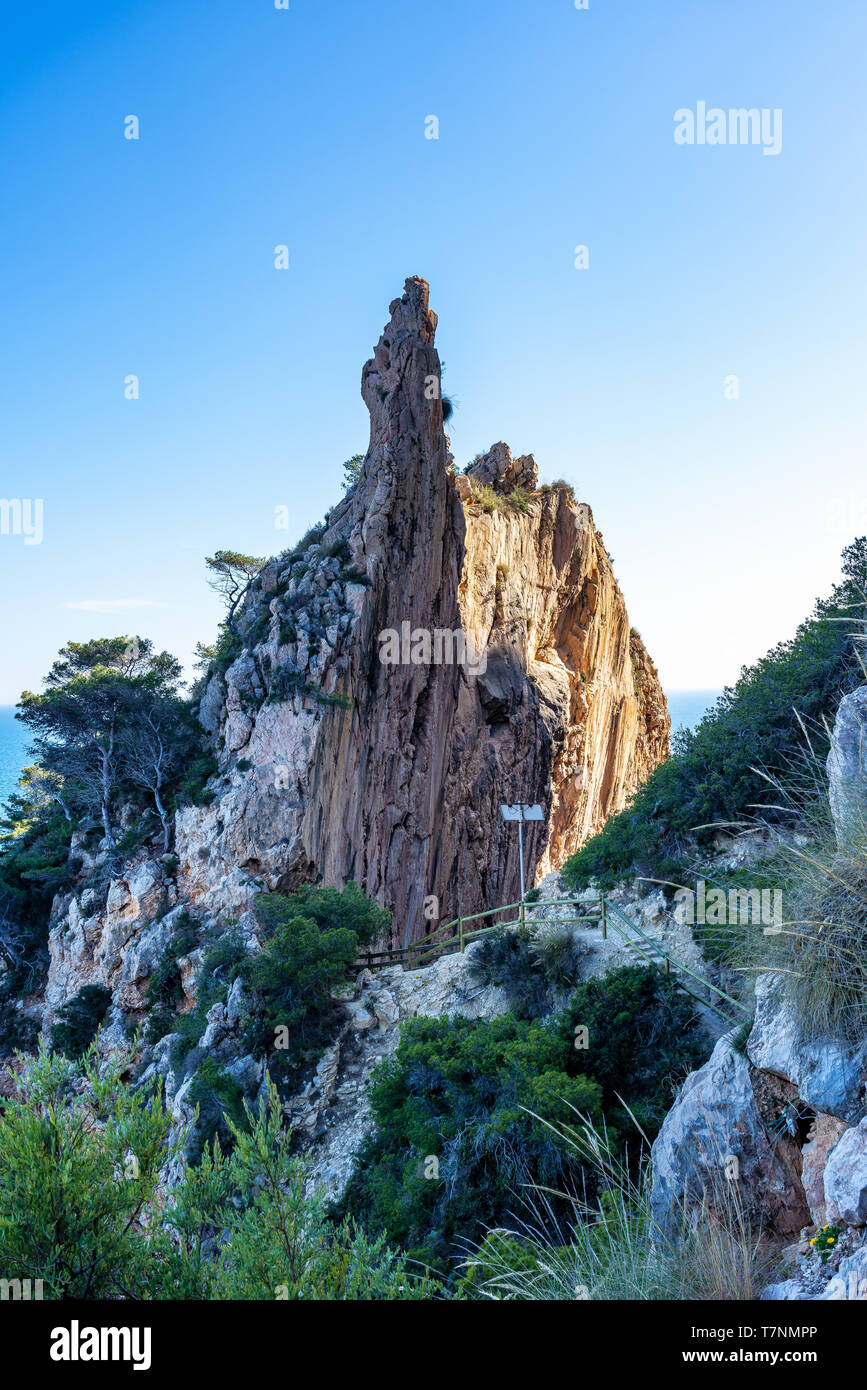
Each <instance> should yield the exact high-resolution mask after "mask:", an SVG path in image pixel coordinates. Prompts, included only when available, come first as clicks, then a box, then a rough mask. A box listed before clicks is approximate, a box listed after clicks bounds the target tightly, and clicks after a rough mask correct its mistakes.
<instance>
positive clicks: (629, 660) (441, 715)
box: [178, 279, 670, 943]
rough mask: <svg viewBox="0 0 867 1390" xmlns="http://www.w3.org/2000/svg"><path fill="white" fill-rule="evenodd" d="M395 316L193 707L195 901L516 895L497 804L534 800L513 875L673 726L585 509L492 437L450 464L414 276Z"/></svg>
mask: <svg viewBox="0 0 867 1390" xmlns="http://www.w3.org/2000/svg"><path fill="white" fill-rule="evenodd" d="M390 315H391V317H390V320H389V323H388V325H387V327H386V328H385V330H384V332H383V335H382V337H381V338H380V340H379V343H378V344H377V347H376V349H375V352H374V356H373V358H372V359H371V360H370V361H369V362H367V363H366V364H365V367H364V371H363V373H362V395H363V397H364V400H365V401H366V403H367V405H368V408H369V410H370V419H371V434H370V447H369V449H368V452H367V455H366V458H365V462H364V467H363V470H362V473H361V476H360V478H359V481H358V483H357V484H356V486H355V487H354V488H353V489H352V491H351V492H350V493H349V494H348V495H347V497H346V498H345V499H344V500H343V501H342V502H341V503H340V505H339V506H338V507H336V508H335V509H334V510H333V511H332V512H331V513H330V515H329V517H328V519H327V529H326V530H325V531H324V533H322V534H319V535H315V536H314V537H313V539H312V540H311V541H310V542H309V543H308V544H307V546H306V548H303V549H301V548H299V550H298V551H296V552H291V553H290V554H289V555H288V556H282V557H280V558H278V559H277V560H274V561H273V562H271V564H269V565H268V566H267V567H266V569H265V571H264V572H263V574H262V575H261V577H260V579H259V581H257V584H256V586H255V589H254V591H253V592H252V593H251V595H250V599H249V602H248V604H247V607H246V610H245V613H244V616H243V620H242V621H243V622H244V624H245V625H246V626H245V633H246V644H245V651H244V653H243V654H242V656H240V657H239V658H238V660H237V661H236V662H235V663H234V664H233V665H232V666H231V667H230V668H229V670H228V671H227V672H226V674H225V678H223V677H222V676H221V677H215V678H214V680H213V681H212V685H211V687H210V688H209V689H208V691H207V692H206V694H205V697H204V699H203V702H202V703H203V717H204V718H206V719H207V720H208V721H209V722H210V726H211V727H212V728H213V730H214V732H215V734H216V733H221V734H222V736H223V737H224V740H225V745H224V761H225V780H224V781H223V783H222V784H221V785H220V786H219V788H218V795H217V797H216V799H215V801H214V803H213V804H212V805H211V806H210V807H207V808H204V809H198V810H188V811H186V812H184V813H183V814H182V815H181V816H180V818H179V824H178V852H179V855H180V858H181V878H180V884H181V887H182V890H183V891H184V892H185V893H187V894H188V895H189V896H190V898H191V899H192V900H193V901H199V900H201V902H202V906H203V907H204V908H205V909H212V910H215V911H219V912H226V911H229V910H236V909H243V907H244V906H245V905H246V904H247V903H248V902H249V897H250V893H251V892H252V891H255V890H256V888H258V887H260V886H263V885H264V886H268V887H270V888H283V889H285V888H290V887H292V886H293V885H294V884H296V883H297V882H299V881H301V880H302V879H306V878H318V879H322V880H323V881H325V882H328V883H337V884H340V883H343V882H344V881H345V880H346V879H348V878H354V879H355V880H356V881H357V882H358V883H360V884H361V886H362V887H363V888H364V890H365V891H366V892H367V893H369V894H371V895H373V896H375V897H377V898H378V899H379V900H380V902H382V903H383V904H384V905H386V906H387V907H389V908H390V909H391V911H392V913H393V916H394V922H395V939H396V941H398V942H401V943H404V942H407V941H409V940H413V939H416V938H417V937H419V936H420V935H422V934H423V933H424V930H425V925H426V921H427V923H428V924H429V922H430V920H431V919H430V917H428V918H427V919H426V918H425V915H424V910H423V909H424V904H425V901H426V900H430V899H431V898H435V899H436V900H437V905H438V911H439V917H440V920H448V919H449V918H451V917H453V916H454V915H456V914H457V913H458V912H459V911H461V912H464V913H469V912H477V911H479V910H481V909H483V908H485V907H492V906H498V905H501V904H503V903H508V902H513V901H515V900H516V899H517V898H518V896H519V865H518V840H517V834H516V831H515V827H514V825H511V826H507V825H505V824H504V823H503V821H502V819H501V816H500V809H499V808H500V805H501V803H503V802H515V801H526V802H540V803H541V804H542V805H543V807H544V811H545V816H546V819H545V820H544V821H543V822H541V823H540V824H538V825H536V826H535V827H532V828H529V833H528V834H527V836H526V837H525V861H526V866H527V870H528V880H527V881H528V882H532V881H533V879H534V878H535V877H537V876H541V875H542V874H544V873H546V872H548V871H549V869H550V868H551V867H556V866H559V864H560V863H562V861H563V859H564V858H565V857H566V856H567V855H568V854H570V853H571V852H573V851H574V850H575V849H576V848H578V846H580V844H581V843H582V842H583V841H584V840H585V839H586V838H587V837H588V836H589V835H590V834H592V833H594V832H595V831H596V830H598V829H599V828H600V827H601V826H602V824H603V823H604V821H605V820H606V818H607V817H608V816H609V815H610V814H611V813H612V812H614V811H616V810H618V809H619V808H620V807H622V806H623V805H624V803H625V801H626V799H627V797H628V796H629V794H630V793H631V792H632V791H633V789H634V788H635V787H636V786H637V785H638V783H639V782H640V781H642V780H643V779H644V778H645V777H646V776H647V775H648V773H649V772H650V771H651V770H652V769H653V768H654V767H655V766H656V765H657V763H658V762H659V761H660V760H661V759H662V758H663V757H664V756H665V755H666V754H667V751H668V736H669V728H670V721H669V717H668V712H667V708H666V703H665V698H664V696H663V694H662V691H661V688H660V685H659V681H658V678H657V674H656V670H655V667H654V666H653V663H652V662H651V660H650V658H649V657H648V655H647V653H646V651H645V650H644V647H643V645H642V643H641V639H640V638H639V636H638V634H637V633H635V632H634V631H632V630H631V629H630V624H629V618H628V615H627V611H626V606H625V603H624V600H623V596H622V594H621V593H620V590H619V588H618V586H617V583H616V580H615V578H614V575H613V572H612V568H611V562H610V560H609V558H608V555H607V552H606V550H605V546H604V544H603V541H602V537H601V535H600V534H599V532H597V531H596V529H595V527H594V524H593V517H592V513H591V511H590V508H589V507H588V506H586V505H579V504H577V503H576V502H575V501H574V499H573V497H572V493H571V489H570V488H568V487H567V486H566V485H558V486H555V487H551V488H541V489H540V488H539V487H538V483H537V466H536V462H535V459H534V458H533V457H532V455H526V456H524V457H522V458H520V459H513V458H512V455H511V453H510V451H509V449H508V447H507V446H506V445H505V444H502V443H500V444H496V445H494V447H493V448H492V449H491V450H490V451H489V453H488V454H487V455H485V456H484V457H483V458H481V459H478V460H476V461H475V463H474V465H473V466H472V468H471V470H469V472H468V474H467V475H460V476H458V477H455V474H454V471H453V468H452V458H451V454H450V452H449V444H448V438H447V436H446V434H445V432H444V428H443V412H442V402H441V400H440V393H439V382H440V364H439V358H438V355H437V351H436V348H435V346H434V335H435V330H436V323H437V319H436V315H435V314H434V313H433V312H432V311H431V310H430V308H429V304H428V287H427V284H426V283H425V282H424V281H423V280H419V279H410V280H408V281H407V282H406V288H405V291H404V294H403V295H402V296H401V298H400V299H396V300H395V301H394V302H393V303H392V305H391V306H390ZM385 632H392V633H393V634H394V635H395V642H396V643H397V646H396V647H395V648H394V650H393V651H392V652H391V655H392V657H394V656H395V655H396V656H397V659H396V660H391V661H389V662H384V661H383V660H381V657H382V656H384V655H385V656H387V655H389V649H388V647H387V645H386V643H385V642H384V640H383V639H381V636H380V635H381V634H382V633H385ZM437 634H440V635H439V637H438V636H437ZM443 634H445V636H443ZM461 643H463V644H464V650H465V656H466V659H465V660H463V661H461V660H460V653H461V645H460V644H461ZM335 701H341V702H343V703H339V702H335ZM344 704H347V705H348V706H349V707H348V708H344V707H343V705H344ZM239 762H240V763H241V764H242V766H243V767H244V768H246V764H247V763H251V764H252V768H250V769H248V770H245V771H243V772H242V771H239V769H238V763H239ZM430 910H432V909H430V908H429V911H430Z"/></svg>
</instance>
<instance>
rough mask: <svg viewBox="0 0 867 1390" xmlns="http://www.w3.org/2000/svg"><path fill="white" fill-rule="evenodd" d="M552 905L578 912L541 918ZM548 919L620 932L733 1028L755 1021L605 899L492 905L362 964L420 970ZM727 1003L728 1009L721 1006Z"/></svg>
mask: <svg viewBox="0 0 867 1390" xmlns="http://www.w3.org/2000/svg"><path fill="white" fill-rule="evenodd" d="M552 907H555V908H564V907H574V908H575V909H576V911H575V913H574V914H573V915H572V916H567V917H563V916H557V917H554V918H550V917H548V916H542V915H541V910H542V909H548V908H552ZM534 909H536V912H534ZM504 913H506V914H509V913H511V914H513V915H512V916H511V917H509V916H507V917H506V920H505V921H492V920H490V919H492V918H495V917H501V916H502V914H504ZM547 921H555V922H557V923H558V924H561V925H563V926H577V925H579V924H580V923H587V922H598V923H599V925H600V926H601V929H602V938H603V940H606V939H607V937H608V933H609V931H614V932H615V933H616V934H617V935H618V936H619V937H620V938H621V939H622V940H623V941H624V942H625V943H626V945H627V946H628V947H629V948H630V950H632V951H634V952H635V953H636V954H637V955H639V956H640V957H641V958H642V959H643V960H645V961H646V962H647V964H649V965H652V966H655V967H656V968H657V969H658V970H661V971H662V972H663V973H664V974H665V975H672V974H673V975H675V976H676V977H677V983H678V988H679V989H681V990H682V991H683V992H684V993H685V994H689V995H691V996H692V998H694V999H696V1000H697V1001H698V1002H699V1003H700V1004H702V1005H703V1006H704V1007H705V1008H709V1009H711V1010H712V1011H713V1012H714V1013H715V1014H717V1016H718V1017H719V1018H721V1019H722V1020H723V1021H724V1022H725V1023H727V1024H729V1025H732V1026H733V1025H734V1024H735V1023H737V1022H738V1021H739V1018H748V1017H749V1010H748V1009H747V1008H746V1007H745V1006H744V1005H743V1004H742V1003H740V1001H739V1000H737V999H735V998H733V996H732V995H730V994H727V993H726V991H725V990H724V989H720V987H719V986H718V985H715V984H713V983H712V982H711V981H710V980H706V979H705V978H704V977H703V976H701V975H699V974H697V972H696V971H694V970H692V969H690V967H689V966H688V965H685V964H684V963H683V962H682V961H680V960H677V959H676V958H675V957H674V956H672V955H670V953H669V952H668V951H666V950H665V949H664V947H663V946H662V945H661V943H660V942H659V941H657V940H656V939H655V938H654V937H651V936H648V935H647V933H646V932H644V931H642V930H641V928H640V927H639V926H638V925H637V924H636V923H635V922H633V921H632V920H631V919H630V918H629V917H627V916H626V914H625V913H624V912H622V911H621V910H620V908H619V907H617V906H616V905H615V904H614V903H612V902H609V901H608V899H607V898H602V897H600V898H590V899H587V898H546V899H539V900H538V902H529V903H528V902H526V901H524V902H518V903H508V904H507V905H506V906H505V907H491V908H488V909H487V910H486V911H484V912H474V913H471V914H470V915H469V916H466V917H464V916H459V917H455V918H453V920H452V921H451V922H445V923H443V925H442V926H441V927H437V928H436V930H435V931H432V932H430V933H429V934H428V935H427V936H425V937H424V938H423V939H422V940H421V941H414V942H412V943H411V944H410V945H409V946H400V947H395V948H394V949H392V950H385V951H365V952H363V953H362V955H361V957H360V959H359V962H358V964H359V965H360V966H365V965H366V966H368V967H370V968H373V969H375V968H377V967H380V968H381V967H383V966H386V965H396V964H400V965H404V966H405V967H406V969H407V970H419V969H421V968H422V967H423V966H425V965H430V964H431V963H432V962H433V961H434V960H438V959H440V958H441V957H442V956H443V955H447V954H448V953H450V952H452V951H458V952H463V951H465V950H466V948H467V946H468V945H470V944H471V943H472V942H473V941H478V940H479V939H480V938H481V937H483V936H489V935H490V934H491V933H492V932H494V931H498V930H500V929H502V928H508V927H511V928H517V927H524V926H533V925H537V926H541V924H542V923H543V922H547ZM478 922H484V923H485V925H484V926H481V927H479V926H474V925H471V924H473V923H478ZM693 984H695V985H698V986H700V987H701V989H702V991H703V994H699V993H698V992H697V991H696V989H695V988H692V987H691V986H692V985H693ZM721 1001H722V1002H723V1003H724V1004H725V1005H726V1006H727V1008H723V1007H721ZM729 1009H733V1010H734V1011H735V1016H734V1017H732V1016H731V1014H730V1013H729V1011H728V1010H729Z"/></svg>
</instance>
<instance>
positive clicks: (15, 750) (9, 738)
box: [0, 705, 31, 807]
mask: <svg viewBox="0 0 867 1390" xmlns="http://www.w3.org/2000/svg"><path fill="white" fill-rule="evenodd" d="M30 738H31V735H30V732H29V730H27V729H26V728H25V727H24V725H23V724H21V723H19V721H18V720H17V719H16V718H15V710H14V708H13V707H12V706H11V705H0V807H2V806H3V805H4V804H5V802H6V800H7V798H8V797H9V796H10V794H11V793H12V792H14V791H15V788H16V787H17V785H18V778H19V777H20V776H21V769H22V768H23V767H26V766H27V764H28V763H29V762H30V758H29V757H28V756H27V750H28V747H29V744H30Z"/></svg>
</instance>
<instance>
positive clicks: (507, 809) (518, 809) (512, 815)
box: [500, 803, 545, 821]
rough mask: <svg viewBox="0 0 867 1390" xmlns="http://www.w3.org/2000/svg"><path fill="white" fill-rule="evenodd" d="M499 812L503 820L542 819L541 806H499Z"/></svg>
mask: <svg viewBox="0 0 867 1390" xmlns="http://www.w3.org/2000/svg"><path fill="white" fill-rule="evenodd" d="M500 813H501V815H502V817H503V820H518V821H524V820H544V819H545V816H544V812H543V811H542V807H541V806H522V805H521V804H520V803H519V804H518V805H517V806H501V807H500Z"/></svg>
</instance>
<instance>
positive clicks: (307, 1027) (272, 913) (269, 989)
mask: <svg viewBox="0 0 867 1390" xmlns="http://www.w3.org/2000/svg"><path fill="white" fill-rule="evenodd" d="M256 911H257V915H258V917H259V921H260V922H261V923H262V925H263V926H264V928H265V930H266V933H267V940H266V943H265V945H264V947H263V949H262V950H261V951H260V952H259V954H258V955H256V956H254V957H253V958H252V959H251V960H250V961H248V962H247V963H246V964H245V966H244V969H243V972H242V974H243V978H244V982H245V985H246V987H247V997H248V1006H247V1014H246V1018H245V1031H244V1044H245V1048H246V1049H247V1050H249V1051H251V1052H252V1053H253V1055H254V1056H257V1057H267V1058H268V1061H269V1066H270V1068H271V1070H272V1071H273V1073H274V1075H275V1076H277V1077H280V1078H281V1079H285V1078H286V1077H287V1076H289V1075H290V1074H291V1073H293V1072H295V1071H297V1069H298V1067H299V1066H300V1065H301V1064H302V1063H304V1062H309V1061H312V1060H315V1059H316V1058H317V1057H319V1056H320V1054H321V1052H322V1050H323V1048H324V1047H325V1045H326V1043H327V1042H328V1039H329V1037H330V1036H331V1032H332V1030H333V1024H334V1022H335V1019H336V1015H337V1009H336V1006H335V1003H334V1000H333V999H332V994H333V992H334V991H335V990H336V989H338V988H339V987H340V986H341V985H343V984H345V983H346V981H347V979H348V978H349V975H350V972H351V971H352V969H353V967H354V965H355V963H356V961H357V960H358V954H359V950H360V948H361V947H362V946H369V945H371V944H372V943H373V942H374V941H376V940H377V939H379V938H380V937H382V936H384V935H385V934H386V933H387V932H388V929H389V927H390V924H391V917H390V915H389V913H388V912H385V911H383V909H382V908H380V907H378V906H377V904H376V903H375V902H373V900H372V899H370V898H367V897H366V896H365V895H364V893H362V891H361V889H360V888H359V887H358V885H357V884H355V883H348V884H347V885H346V887H345V888H343V889H337V888H321V887H310V886H306V887H302V888H300V889H298V890H297V892H295V893H293V894H291V895H290V896H289V897H281V896H280V895H278V894H268V895H266V896H263V897H261V898H259V899H258V901H257V904H256Z"/></svg>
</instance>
